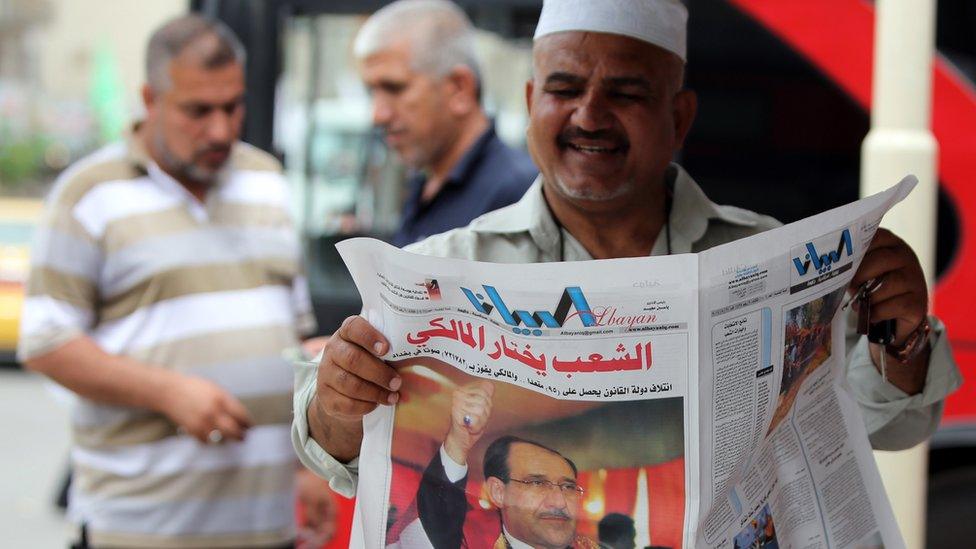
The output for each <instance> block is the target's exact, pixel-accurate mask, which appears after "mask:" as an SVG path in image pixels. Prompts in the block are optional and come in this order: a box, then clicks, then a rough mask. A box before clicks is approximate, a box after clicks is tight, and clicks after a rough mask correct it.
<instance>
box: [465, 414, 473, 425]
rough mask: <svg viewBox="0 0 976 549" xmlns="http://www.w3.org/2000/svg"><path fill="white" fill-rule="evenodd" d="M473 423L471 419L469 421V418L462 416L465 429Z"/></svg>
mask: <svg viewBox="0 0 976 549" xmlns="http://www.w3.org/2000/svg"><path fill="white" fill-rule="evenodd" d="M473 422H474V420H473V419H471V416H468V415H466V416H464V425H465V426H466V427H471V424H472V423H473Z"/></svg>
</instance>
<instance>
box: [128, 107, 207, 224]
mask: <svg viewBox="0 0 976 549" xmlns="http://www.w3.org/2000/svg"><path fill="white" fill-rule="evenodd" d="M140 125H141V122H136V123H135V124H133V125H132V127H131V128H130V129H129V131H128V132H126V135H125V143H126V149H127V151H128V157H127V158H128V161H129V162H130V163H132V165H133V166H135V167H136V169H138V170H139V171H141V172H142V173H144V174H146V176H148V178H149V180H150V181H152V182H153V183H155V184H156V185H157V186H158V187H159V188H160V189H162V190H163V191H165V192H167V193H169V194H172V195H174V196H176V197H178V198H179V199H180V200H182V201H183V202H184V203H185V204H186V207H187V208H188V209H189V211H190V214H191V215H193V217H194V218H196V219H197V221H201V222H202V221H205V220H206V219H207V208H206V205H204V204H202V203H200V201H199V200H197V198H196V197H195V196H193V193H191V192H190V191H189V190H187V188H186V187H185V186H183V184H182V183H180V182H179V181H177V180H176V179H175V178H174V177H173V176H171V175H170V174H168V173H166V171H165V170H163V169H162V168H161V167H160V166H159V164H157V163H156V161H155V160H153V159H152V157H151V156H150V155H149V152H148V151H147V150H146V145H145V142H144V141H143V139H142V137H141V136H140V135H139V134H138V130H139V126H140ZM221 180H223V174H221V175H220V176H218V179H217V184H219V183H220V181H221ZM210 194H212V193H210ZM210 194H208V198H209V196H210Z"/></svg>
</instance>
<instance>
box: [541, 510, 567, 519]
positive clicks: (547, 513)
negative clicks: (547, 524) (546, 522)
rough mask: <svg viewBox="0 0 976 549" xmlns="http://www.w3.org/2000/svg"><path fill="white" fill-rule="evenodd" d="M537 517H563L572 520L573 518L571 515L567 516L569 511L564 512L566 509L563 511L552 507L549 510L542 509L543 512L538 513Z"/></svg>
mask: <svg viewBox="0 0 976 549" xmlns="http://www.w3.org/2000/svg"><path fill="white" fill-rule="evenodd" d="M539 518H543V519H547V518H558V519H565V520H572V519H573V517H571V516H569V513H568V512H566V511H564V510H562V509H553V510H551V511H543V512H541V513H539Z"/></svg>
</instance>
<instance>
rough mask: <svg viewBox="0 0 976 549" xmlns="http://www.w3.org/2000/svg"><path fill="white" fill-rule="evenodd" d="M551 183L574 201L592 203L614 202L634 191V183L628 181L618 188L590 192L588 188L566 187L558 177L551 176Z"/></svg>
mask: <svg viewBox="0 0 976 549" xmlns="http://www.w3.org/2000/svg"><path fill="white" fill-rule="evenodd" d="M553 183H555V184H556V187H558V188H559V192H561V193H562V194H563V195H565V196H568V197H569V198H572V199H575V200H589V201H592V202H606V201H609V200H616V199H618V198H620V197H621V196H624V195H627V194H629V193H630V192H631V191H632V190H633V189H634V181H633V180H632V179H631V180H628V181H625V182H624V183H623V184H621V185H620V186H619V187H617V188H615V189H610V190H606V191H603V190H592V189H590V188H586V187H584V188H582V189H574V188H572V187H570V186H569V185H566V184H565V183H564V182H563V181H562V180H561V179H559V177H558V176H553Z"/></svg>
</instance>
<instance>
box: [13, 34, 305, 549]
mask: <svg viewBox="0 0 976 549" xmlns="http://www.w3.org/2000/svg"><path fill="white" fill-rule="evenodd" d="M146 80H147V81H146V85H145V86H144V88H143V93H142V95H143V99H144V102H145V107H146V117H145V119H144V120H142V121H141V122H140V123H138V124H136V126H135V128H134V129H133V131H132V133H131V134H130V135H129V136H128V137H127V139H126V140H125V142H123V143H117V144H113V145H109V146H107V147H105V148H104V149H102V150H100V151H98V152H96V153H94V154H93V155H91V156H89V157H88V158H85V159H83V160H81V161H79V162H77V163H76V164H75V165H74V166H72V167H71V168H69V169H68V170H66V171H65V173H63V174H62V175H61V177H60V178H59V180H58V182H57V183H56V185H55V187H54V190H53V191H52V193H51V195H50V196H49V197H48V199H47V203H46V213H45V215H44V219H43V222H42V224H41V228H40V229H39V237H38V239H37V241H36V243H35V246H34V248H33V250H32V254H31V260H32V265H31V274H30V279H29V282H28V285H27V286H28V292H27V293H28V297H27V299H26V300H25V305H24V314H23V317H22V318H23V319H24V322H23V325H22V330H21V341H20V346H19V355H20V358H21V360H23V361H24V363H25V364H26V366H27V367H28V368H30V369H32V370H36V371H38V372H41V373H43V374H45V375H47V376H49V377H50V378H51V379H53V380H54V381H56V382H58V383H60V384H61V385H63V386H64V387H66V388H68V389H70V390H71V391H73V392H74V393H76V394H77V395H78V400H77V402H76V403H75V405H74V406H73V408H72V410H73V417H72V430H73V444H74V448H73V451H72V471H73V481H74V483H73V486H72V492H71V497H70V498H69V506H70V513H71V515H72V517H73V518H74V519H75V520H77V521H78V522H80V523H81V526H82V535H81V540H80V542H79V546H80V547H87V546H88V545H91V546H95V547H281V546H285V545H288V544H290V543H292V542H293V541H294V538H295V516H294V498H295V489H294V484H295V474H296V465H297V464H296V463H295V459H294V455H293V452H292V450H291V445H290V443H289V435H288V433H289V423H290V421H291V417H290V416H291V414H290V408H291V406H290V403H291V392H292V390H291V389H292V375H291V367H290V365H289V363H288V361H287V360H285V359H284V358H283V356H282V351H284V350H285V349H286V348H288V347H291V346H294V345H297V344H298V340H299V337H301V336H303V335H306V334H308V333H311V332H312V331H313V330H314V327H315V323H314V317H313V316H312V314H311V307H310V303H309V299H308V293H307V289H306V287H305V286H306V285H305V280H304V277H303V275H302V272H301V268H300V258H299V254H300V248H299V245H298V241H297V235H296V233H295V231H294V229H293V226H292V224H291V220H290V216H289V208H290V205H289V203H288V198H287V196H288V192H287V190H288V189H287V183H286V182H285V180H284V179H283V178H282V177H281V175H280V166H279V165H278V163H277V162H276V161H275V160H274V158H272V157H271V156H270V155H268V154H266V153H264V152H261V151H259V150H257V149H255V148H253V147H251V146H248V145H246V144H244V143H241V142H239V141H238V137H239V135H240V131H241V124H242V123H243V120H244V50H243V48H242V47H241V44H240V42H239V41H238V40H237V38H236V37H235V36H234V35H233V34H232V33H231V31H230V30H229V29H227V28H226V27H225V26H224V25H222V24H220V23H218V22H216V21H212V20H209V19H206V18H203V17H199V16H195V15H189V16H184V17H179V18H177V19H174V20H172V21H170V22H168V23H166V24H165V25H163V26H162V27H161V28H160V29H158V30H157V31H156V32H155V33H154V34H153V35H152V37H151V39H150V41H149V46H148V50H147V53H146ZM317 484H318V485H319V486H321V485H322V484H323V483H321V482H318V483H317Z"/></svg>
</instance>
